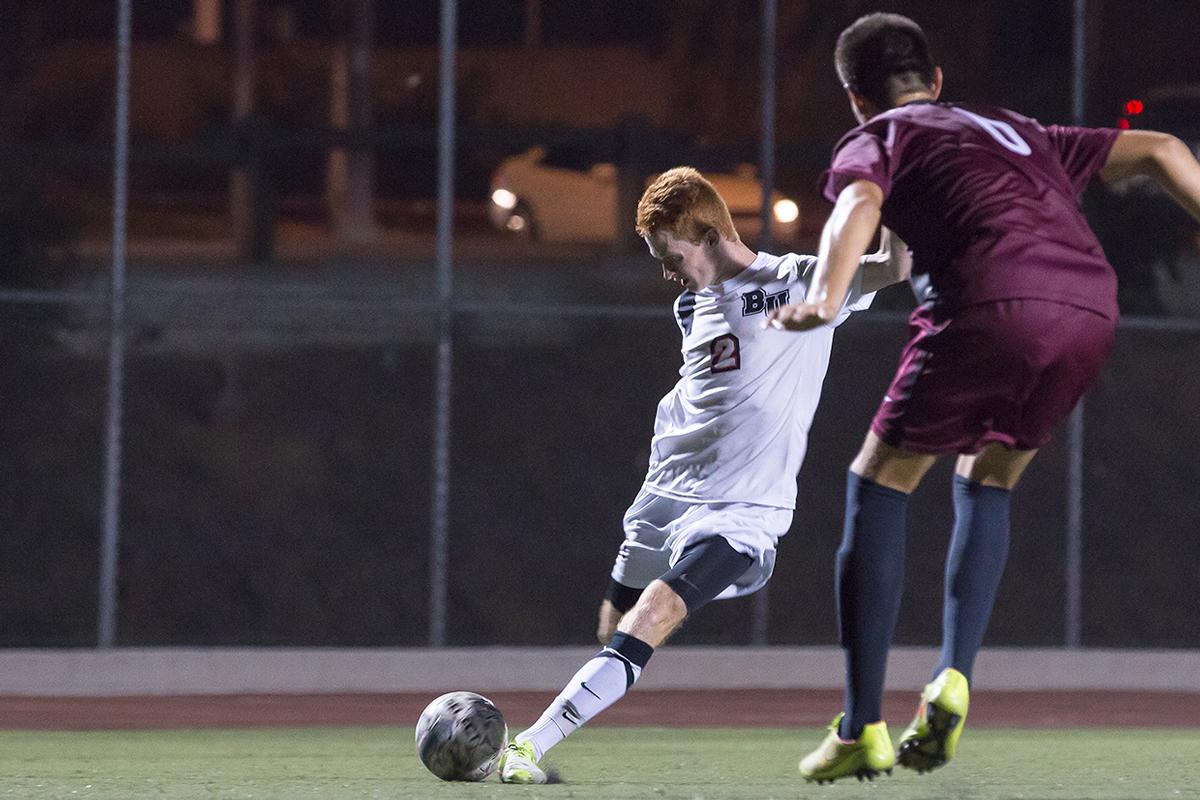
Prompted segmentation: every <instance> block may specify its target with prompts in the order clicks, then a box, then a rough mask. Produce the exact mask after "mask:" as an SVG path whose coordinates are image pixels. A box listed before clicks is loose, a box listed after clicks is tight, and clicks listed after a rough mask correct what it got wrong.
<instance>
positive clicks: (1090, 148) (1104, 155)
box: [1046, 125, 1121, 192]
mask: <svg viewBox="0 0 1200 800" xmlns="http://www.w3.org/2000/svg"><path fill="white" fill-rule="evenodd" d="M1046 133H1048V134H1049V135H1050V143H1051V144H1053V145H1054V148H1055V149H1056V150H1057V151H1058V159H1059V161H1061V162H1062V165H1063V169H1065V170H1066V171H1067V177H1069V178H1070V179H1071V184H1072V185H1073V186H1074V187H1075V191H1076V192H1082V191H1083V190H1084V189H1086V188H1087V185H1088V181H1090V180H1091V179H1092V176H1093V175H1095V174H1096V173H1097V172H1099V171H1100V168H1101V167H1103V166H1104V163H1105V162H1106V161H1108V153H1109V151H1110V150H1112V146H1113V142H1115V141H1116V140H1117V137H1118V136H1119V135H1120V134H1121V132H1120V131H1119V130H1117V129H1116V128H1074V127H1070V126H1066V125H1050V126H1048V127H1047V128H1046Z"/></svg>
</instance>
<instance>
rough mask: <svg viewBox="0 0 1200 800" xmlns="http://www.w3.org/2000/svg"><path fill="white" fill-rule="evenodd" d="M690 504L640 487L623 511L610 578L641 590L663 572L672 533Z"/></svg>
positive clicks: (669, 558) (669, 557) (667, 564)
mask: <svg viewBox="0 0 1200 800" xmlns="http://www.w3.org/2000/svg"><path fill="white" fill-rule="evenodd" d="M689 507H690V506H689V504H687V503H683V502H681V501H679V500H672V499H671V498H669V497H663V496H661V495H657V494H654V493H652V492H648V491H646V489H645V488H644V487H643V488H642V490H641V491H640V492H638V496H637V497H636V498H635V499H634V501H633V503H632V504H631V505H630V506H629V509H628V510H627V511H626V512H625V518H624V521H623V527H624V529H625V539H624V541H622V542H621V546H620V547H619V548H618V549H617V557H616V560H615V561H614V563H613V570H612V578H613V580H615V581H616V582H617V583H619V584H621V585H623V586H628V587H632V588H635V589H641V588H644V587H646V586H648V585H649V584H650V582H651V581H652V580H654V579H655V578H657V577H658V576H659V575H661V574H663V573H664V572H666V571H667V569H669V568H670V566H671V548H670V541H669V540H670V535H671V532H672V530H673V529H674V527H675V523H676V521H677V520H678V519H679V517H680V516H682V515H683V514H684V513H686V510H687V509H688V508H689Z"/></svg>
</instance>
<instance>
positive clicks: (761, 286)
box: [645, 253, 874, 509]
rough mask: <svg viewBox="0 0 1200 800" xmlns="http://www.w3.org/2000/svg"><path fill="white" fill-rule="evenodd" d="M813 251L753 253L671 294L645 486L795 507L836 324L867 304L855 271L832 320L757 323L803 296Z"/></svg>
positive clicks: (711, 499)
mask: <svg viewBox="0 0 1200 800" xmlns="http://www.w3.org/2000/svg"><path fill="white" fill-rule="evenodd" d="M816 262H817V259H816V257H815V256H801V255H796V254H794V253H792V254H788V255H784V256H773V255H770V254H769V253H759V254H758V257H757V258H756V259H755V260H754V262H753V263H752V264H751V265H750V266H749V267H747V268H746V269H745V270H743V271H742V272H740V273H738V274H737V275H735V276H734V277H732V278H730V279H729V280H727V281H725V282H723V283H720V284H717V285H715V286H709V287H707V288H704V289H701V290H700V291H697V292H684V293H683V294H681V295H680V296H679V299H677V300H676V301H675V319H676V321H677V322H678V323H679V328H680V330H681V331H682V332H683V366H682V367H681V368H680V370H679V375H680V378H679V382H678V383H677V384H675V388H674V389H672V390H671V391H670V392H668V393H667V396H666V397H664V398H663V399H662V400H661V401H660V402H659V404H658V412H657V414H656V416H655V418H654V439H653V441H652V442H651V445H650V469H649V471H648V472H647V474H646V483H645V487H646V489H647V490H648V491H650V492H653V493H654V494H658V495H662V496H664V497H670V498H675V499H678V500H685V501H688V502H693V503H696V502H699V503H755V504H759V505H765V506H775V507H778V508H788V509H791V508H795V507H796V475H797V474H798V473H799V471H800V464H801V462H802V461H803V460H804V452H805V450H806V448H807V446H808V431H809V428H810V427H811V426H812V419H813V414H815V413H816V410H817V400H818V399H819V398H820V395H821V383H822V382H823V381H824V380H825V371H826V369H827V368H828V366H829V351H830V348H831V347H832V345H833V329H834V327H836V326H837V325H840V324H841V323H842V322H844V321H845V320H846V318H847V317H849V316H850V312H851V311H859V310H862V309H865V308H867V307H868V306H869V305H870V304H871V301H872V300H873V299H874V293H871V294H867V295H863V294H862V293H861V288H862V287H861V274H862V273H861V271H860V272H859V273H858V275H856V276H855V279H854V285H853V286H851V289H850V292H849V295H848V297H847V299H846V304H845V306H843V308H842V311H841V313H840V314H839V315H838V317H837V320H836V321H835V322H834V324H833V325H824V326H821V327H819V328H816V329H814V330H811V331H806V332H804V333H794V332H791V331H780V330H775V329H773V328H770V329H764V328H763V322H764V321H765V319H766V314H767V312H769V311H771V310H773V309H775V308H777V307H779V306H782V305H785V304H787V303H791V302H799V301H801V300H803V298H804V294H805V292H806V291H807V289H808V286H807V281H808V280H809V278H810V277H811V274H812V270H813V268H814V267H815V266H816Z"/></svg>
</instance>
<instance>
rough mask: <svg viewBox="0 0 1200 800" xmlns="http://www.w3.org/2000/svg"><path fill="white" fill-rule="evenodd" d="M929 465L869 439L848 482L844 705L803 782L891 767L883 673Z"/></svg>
mask: <svg viewBox="0 0 1200 800" xmlns="http://www.w3.org/2000/svg"><path fill="white" fill-rule="evenodd" d="M935 460H936V457H935V456H932V455H922V454H917V453H912V452H909V451H907V450H903V449H901V448H897V447H892V446H890V445H888V444H886V443H885V442H883V440H882V439H880V438H879V436H878V435H876V434H875V433H874V432H872V433H869V434H868V435H867V438H866V441H865V442H864V443H863V447H862V450H861V451H860V452H859V454H858V457H857V458H855V460H854V463H853V464H852V466H851V468H850V471H849V473H848V475H847V482H846V516H845V524H844V527H843V534H842V545H841V547H840V548H839V549H838V554H837V572H836V582H835V586H836V593H837V608H838V621H839V630H840V636H841V644H842V649H843V652H844V654H845V664H846V694H845V705H844V710H843V713H842V714H840V715H838V717H836V718H835V720H834V722H835V724H834V725H831V726H830V732H829V735H828V736H827V737H826V738H825V741H824V742H822V743H821V746H820V747H818V748H817V749H816V750H815V751H813V752H812V753H810V754H809V755H808V756H806V757H805V758H804V760H802V761H801V762H800V774H801V775H803V776H804V777H805V778H806V779H808V780H815V781H826V780H835V779H837V778H841V777H844V776H847V775H859V776H860V777H873V776H874V775H876V774H878V773H879V772H880V771H885V770H890V769H891V767H892V765H893V763H894V761H895V751H894V750H893V749H892V743H891V739H890V738H888V735H887V727H886V725H885V724H884V723H883V721H882V717H883V713H882V705H883V682H884V673H885V669H886V666H887V652H888V648H889V647H890V645H891V641H892V633H893V631H894V630H895V627H896V617H897V615H898V613H899V609H900V597H901V594H902V592H903V589H904V540H905V535H906V531H905V520H906V515H907V512H908V496H909V494H910V493H911V492H912V490H913V489H915V488H916V486H917V485H918V484H919V483H920V482H921V478H922V477H924V475H925V473H926V472H927V471H928V470H929V468H930V467H931V466H932V465H933V463H934V461H935Z"/></svg>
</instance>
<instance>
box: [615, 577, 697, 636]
mask: <svg viewBox="0 0 1200 800" xmlns="http://www.w3.org/2000/svg"><path fill="white" fill-rule="evenodd" d="M687 615H688V609H687V603H685V602H684V601H683V598H682V597H680V596H679V595H678V594H677V593H676V592H675V590H674V589H672V588H671V587H670V586H668V585H667V584H666V583H663V582H662V581H659V580H656V581H654V582H653V583H651V584H650V585H649V586H648V587H646V591H644V592H642V596H641V598H639V599H638V602H637V605H635V606H634V607H633V608H632V609H630V611H629V614H628V615H626V616H627V618H631V619H630V621H631V622H632V623H635V624H636V625H637V626H639V627H644V628H647V629H654V630H666V631H672V630H674V629H675V628H677V627H678V626H679V625H680V624H682V623H683V621H684V619H686V618H687Z"/></svg>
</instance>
